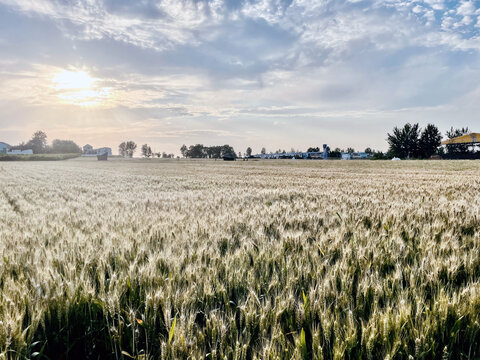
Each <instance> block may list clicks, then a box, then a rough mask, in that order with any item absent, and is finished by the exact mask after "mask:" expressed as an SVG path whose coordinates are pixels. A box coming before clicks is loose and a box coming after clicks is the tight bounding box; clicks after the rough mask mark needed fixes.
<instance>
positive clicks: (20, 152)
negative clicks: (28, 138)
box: [7, 149, 33, 155]
mask: <svg viewBox="0 0 480 360" xmlns="http://www.w3.org/2000/svg"><path fill="white" fill-rule="evenodd" d="M7 155H33V150H32V149H28V150H8V151H7Z"/></svg>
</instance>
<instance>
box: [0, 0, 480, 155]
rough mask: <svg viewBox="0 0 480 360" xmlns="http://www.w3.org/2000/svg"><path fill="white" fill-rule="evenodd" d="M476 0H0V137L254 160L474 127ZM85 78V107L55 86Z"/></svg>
mask: <svg viewBox="0 0 480 360" xmlns="http://www.w3.org/2000/svg"><path fill="white" fill-rule="evenodd" d="M479 30H480V1H472V0H470V1H446V0H424V1H407V0H385V1H362V0H349V1H342V0H332V1H311V0H297V1H291V0H264V1H254V0H250V1H234V0H224V1H221V0H212V1H189V0H183V1H171V0H165V1H154V0H143V1H134V2H133V1H129V0H104V1H94V0H62V1H60V0H58V1H54V0H16V1H14V0H0V54H1V56H0V84H1V86H0V141H5V142H9V143H12V144H15V143H18V142H20V141H23V140H27V139H28V138H29V137H30V135H31V133H32V132H33V131H34V130H36V129H44V130H45V131H47V133H48V135H49V138H50V140H51V139H53V138H58V137H59V138H70V139H73V140H75V141H77V142H78V143H79V144H80V145H83V144H85V143H91V144H92V145H94V146H104V145H106V146H111V147H113V148H114V149H116V148H117V144H118V143H119V142H120V141H122V140H124V139H125V140H128V139H133V140H135V141H136V142H137V143H138V144H142V143H149V144H151V145H153V147H154V148H155V149H156V150H157V151H167V152H175V153H176V154H178V153H179V151H178V149H179V147H180V146H181V145H182V144H183V143H186V144H193V143H203V144H205V145H214V144H224V143H229V144H232V145H233V146H234V147H235V148H236V149H237V151H239V150H241V151H244V150H245V148H246V147H247V146H252V147H253V149H254V152H259V150H260V148H261V147H262V146H266V147H267V150H275V149H278V148H285V149H287V150H289V149H290V148H292V147H293V148H298V149H301V150H305V149H306V148H307V147H308V146H313V145H316V146H321V144H323V143H327V144H329V145H330V146H331V147H337V146H338V147H347V146H353V147H355V148H356V149H360V150H363V149H364V148H365V147H367V146H370V147H373V148H376V149H383V150H385V149H386V147H387V145H386V142H385V138H386V132H388V131H390V130H391V129H392V127H393V126H395V125H402V124H403V123H405V122H407V121H410V122H419V123H420V124H421V125H422V126H424V125H426V124H427V123H429V122H431V123H435V124H437V125H438V126H439V127H440V129H441V130H442V132H444V131H445V130H446V129H447V128H450V126H469V127H470V128H471V129H472V130H480V121H479V119H478V118H477V114H478V113H479V110H480V100H479V99H480V82H479V79H480V62H479V60H480V59H479V51H480V37H479ZM65 70H68V71H72V72H78V71H83V72H85V73H88V74H89V75H90V76H91V77H93V78H95V83H94V92H93V95H94V96H95V97H97V98H98V102H96V103H95V104H94V105H93V106H85V104H82V103H81V101H80V102H79V101H76V100H75V96H76V94H75V93H73V92H70V93H69V92H68V90H67V91H65V90H64V89H62V90H59V89H58V88H56V87H55V86H54V82H52V81H53V80H52V79H55V76H56V75H58V74H59V73H62V71H63V72H64V71H65Z"/></svg>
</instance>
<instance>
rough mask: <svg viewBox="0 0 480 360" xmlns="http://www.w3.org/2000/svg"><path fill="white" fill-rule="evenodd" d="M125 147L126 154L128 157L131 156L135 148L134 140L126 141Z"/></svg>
mask: <svg viewBox="0 0 480 360" xmlns="http://www.w3.org/2000/svg"><path fill="white" fill-rule="evenodd" d="M126 149H127V156H128V157H129V158H132V157H133V154H135V151H136V150H137V144H136V143H135V141H127V143H126Z"/></svg>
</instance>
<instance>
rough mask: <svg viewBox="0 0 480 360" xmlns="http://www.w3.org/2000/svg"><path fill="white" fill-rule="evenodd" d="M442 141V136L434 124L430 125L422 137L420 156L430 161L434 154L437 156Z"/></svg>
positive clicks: (424, 130)
mask: <svg viewBox="0 0 480 360" xmlns="http://www.w3.org/2000/svg"><path fill="white" fill-rule="evenodd" d="M441 141H442V134H441V133H440V131H439V130H438V128H437V127H436V126H435V125H433V124H428V125H427V126H426V127H425V129H423V131H422V134H421V135H420V140H419V156H420V157H423V158H425V159H428V158H429V157H430V156H432V155H433V154H436V153H437V152H438V148H439V147H440V143H441Z"/></svg>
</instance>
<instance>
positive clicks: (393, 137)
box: [387, 123, 420, 158]
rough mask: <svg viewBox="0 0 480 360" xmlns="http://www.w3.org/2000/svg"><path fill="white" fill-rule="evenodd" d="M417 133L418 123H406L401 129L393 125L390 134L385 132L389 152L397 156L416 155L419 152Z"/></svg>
mask: <svg viewBox="0 0 480 360" xmlns="http://www.w3.org/2000/svg"><path fill="white" fill-rule="evenodd" d="M419 135H420V128H419V126H418V124H413V125H412V124H410V123H407V124H405V125H404V126H403V128H401V129H400V128H398V127H396V126H395V127H394V128H393V132H392V134H387V136H388V139H387V141H388V144H389V146H390V148H389V150H388V152H389V154H390V155H391V156H396V157H399V158H410V157H416V156H417V155H418V153H419Z"/></svg>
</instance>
